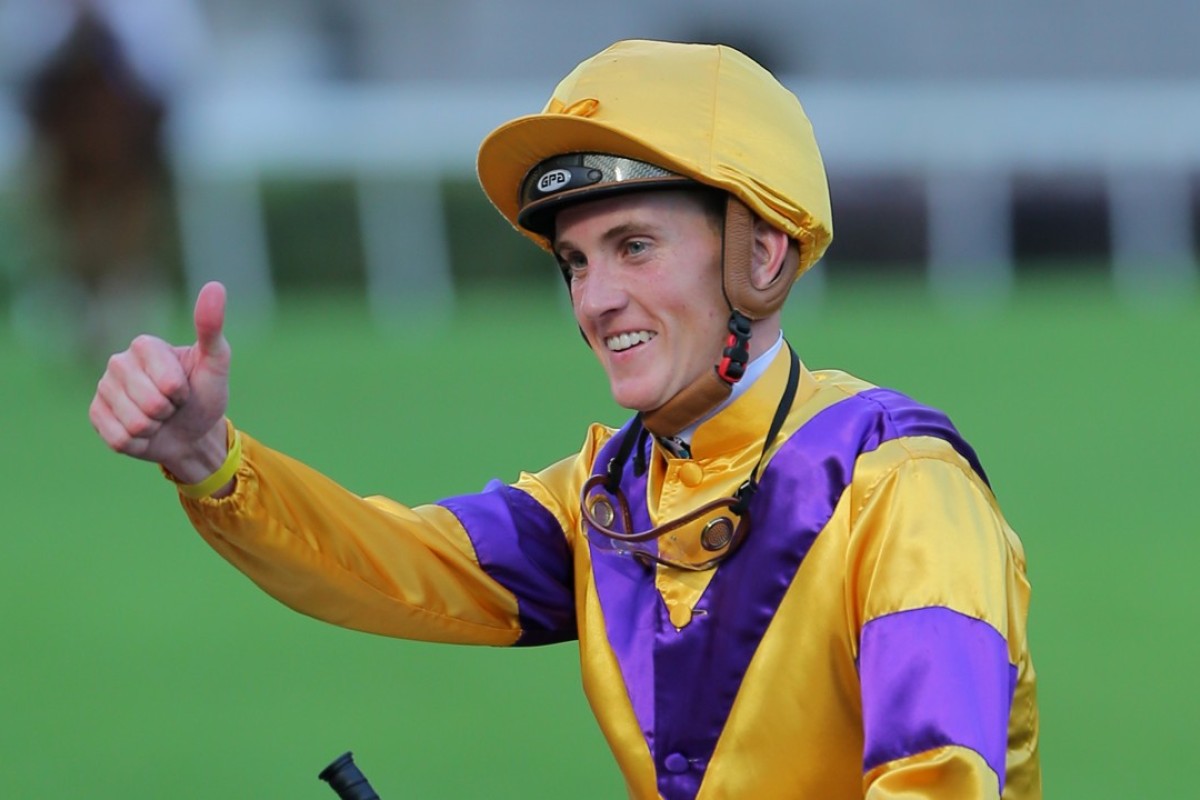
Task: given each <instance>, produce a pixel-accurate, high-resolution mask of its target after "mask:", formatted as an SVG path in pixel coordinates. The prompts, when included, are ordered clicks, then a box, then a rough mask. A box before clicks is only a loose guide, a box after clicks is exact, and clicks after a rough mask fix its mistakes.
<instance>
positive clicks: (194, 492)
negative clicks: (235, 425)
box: [177, 430, 242, 499]
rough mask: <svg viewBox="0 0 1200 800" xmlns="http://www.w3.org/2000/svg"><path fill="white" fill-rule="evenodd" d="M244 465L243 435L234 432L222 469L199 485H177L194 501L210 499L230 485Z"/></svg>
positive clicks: (181, 491)
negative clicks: (201, 498) (213, 494)
mask: <svg viewBox="0 0 1200 800" xmlns="http://www.w3.org/2000/svg"><path fill="white" fill-rule="evenodd" d="M241 464H242V434H241V432H239V431H237V430H234V431H233V443H232V444H231V445H229V452H228V453H226V455H225V462H224V463H223V464H221V467H220V468H219V469H218V470H217V471H216V472H214V473H213V474H212V475H209V476H208V477H207V478H205V479H204V480H202V481H200V482H199V483H180V484H177V486H178V488H179V491H180V493H182V494H183V495H184V496H185V497H191V498H193V499H196V498H200V497H208V496H209V495H210V494H212V493H213V492H215V491H216V490H217V489H220V488H221V487H222V486H224V485H225V484H227V483H229V481H230V479H231V478H233V475H234V473H235V472H237V469H238V467H240V466H241Z"/></svg>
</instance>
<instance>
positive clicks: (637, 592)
mask: <svg viewBox="0 0 1200 800" xmlns="http://www.w3.org/2000/svg"><path fill="white" fill-rule="evenodd" d="M631 424H632V423H630V424H626V426H625V427H624V428H623V429H622V430H621V431H619V432H618V433H617V434H616V435H614V436H613V437H612V438H611V439H609V441H608V442H606V443H605V445H604V447H603V448H601V450H600V452H599V453H598V454H597V456H596V461H595V469H596V472H597V473H599V472H602V471H603V469H604V467H605V466H606V465H607V464H608V462H609V460H610V459H612V458H613V457H615V456H616V454H617V450H618V449H619V448H620V446H621V441H622V439H623V438H624V437H625V436H626V435H627V434H628V432H629V428H630V425H631ZM646 446H647V447H648V448H649V447H651V446H652V445H651V444H650V443H649V442H647V444H646ZM621 491H622V492H623V493H624V495H625V497H626V498H627V500H628V502H629V505H630V511H631V513H632V517H633V527H634V529H635V530H649V529H650V527H651V525H650V512H649V511H648V510H647V508H646V476H645V475H644V474H643V475H639V476H634V475H633V474H632V468H631V467H629V466H628V465H627V467H626V471H625V473H624V475H623V477H622V480H621ZM611 499H612V497H611V496H610V500H611ZM613 507H614V508H616V507H617V506H616V505H615V503H614V506H613ZM587 534H588V543H589V545H590V548H591V554H592V574H593V575H594V576H595V579H596V590H597V595H598V596H599V599H600V608H601V609H602V610H603V611H604V623H605V628H606V630H607V633H608V643H609V646H610V647H612V649H613V653H614V654H615V655H616V657H617V663H618V664H619V665H620V667H621V677H622V678H623V679H624V681H625V688H626V692H627V693H628V695H629V701H630V703H631V704H632V706H633V713H634V715H635V716H636V717H637V720H638V724H639V725H640V726H641V729H642V734H643V735H644V736H645V737H646V744H647V745H648V746H649V748H650V752H651V753H653V752H654V647H653V646H652V645H653V643H654V638H655V636H656V634H657V632H659V631H661V630H662V628H663V626H664V622H665V623H666V624H667V625H668V626H669V622H670V621H669V620H668V619H667V616H666V606H665V605H664V604H663V602H662V597H661V596H660V595H659V593H658V589H657V588H656V587H655V585H654V571H653V569H652V568H650V567H647V566H645V565H644V564H642V563H641V562H639V561H635V560H634V559H633V557H632V556H630V555H629V554H628V553H627V552H625V551H624V550H623V548H622V547H621V545H620V544H618V543H616V542H613V541H612V540H610V539H608V538H607V537H606V536H604V535H603V534H600V533H598V532H596V531H594V530H592V529H590V528H589V529H588V532H587ZM653 546H654V547H657V542H655V543H653Z"/></svg>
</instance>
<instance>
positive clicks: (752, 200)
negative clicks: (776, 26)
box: [477, 40, 833, 435]
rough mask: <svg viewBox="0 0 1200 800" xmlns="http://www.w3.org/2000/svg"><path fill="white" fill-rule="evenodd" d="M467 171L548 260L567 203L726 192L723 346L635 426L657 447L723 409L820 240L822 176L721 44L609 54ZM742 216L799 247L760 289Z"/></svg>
mask: <svg viewBox="0 0 1200 800" xmlns="http://www.w3.org/2000/svg"><path fill="white" fill-rule="evenodd" d="M477 169H478V172H479V182H480V183H481V184H482V186H483V190H484V192H486V193H487V196H488V198H489V199H490V200H491V201H492V203H493V204H494V205H495V206H496V208H497V209H499V211H500V213H501V214H503V215H504V216H505V218H506V219H508V221H509V222H510V223H511V224H512V225H513V226H514V227H516V228H517V229H518V230H520V231H521V232H522V233H524V234H525V235H526V236H528V237H529V238H531V239H533V240H534V241H535V242H536V243H537V244H538V245H540V246H541V247H542V248H543V249H545V250H548V251H550V250H552V243H551V241H550V237H552V236H553V228H554V225H553V219H554V213H553V212H554V211H556V210H557V209H559V208H562V207H563V206H564V205H566V204H567V203H574V202H581V201H583V200H585V199H595V198H598V197H601V196H605V195H609V194H613V193H615V192H625V191H642V190H649V189H661V188H670V187H680V186H686V185H689V184H703V185H705V186H710V187H715V188H717V189H720V190H723V191H725V192H726V193H727V194H726V198H727V200H726V211H725V224H724V235H723V241H722V256H721V280H722V288H723V291H724V294H725V300H726V302H727V303H728V304H729V309H730V320H729V337H728V339H727V340H725V341H724V342H723V343H722V342H714V353H718V352H719V353H720V354H721V355H720V356H719V357H718V358H717V359H716V360H717V364H716V365H715V368H714V370H713V371H712V372H710V373H708V374H705V375H701V376H698V377H697V378H696V380H695V381H693V382H692V383H691V384H690V385H688V386H687V387H685V388H684V389H682V390H681V391H680V392H679V393H678V394H676V395H675V396H674V397H672V398H671V399H670V400H668V401H667V403H665V404H664V405H663V406H662V407H660V408H658V409H653V410H650V411H646V412H644V413H643V414H641V415H640V417H641V419H642V421H643V422H644V424H645V426H646V428H647V429H649V430H650V431H652V432H654V433H656V434H659V435H673V434H674V433H676V432H678V431H680V430H682V429H683V428H684V427H686V426H687V425H688V424H690V423H691V422H693V421H695V420H697V419H699V418H701V417H702V416H703V415H704V414H705V413H707V412H708V411H710V410H711V409H713V408H716V407H717V406H718V405H719V404H720V403H721V402H722V401H723V400H724V399H725V398H727V397H728V396H729V394H730V392H731V390H732V386H733V384H734V383H735V382H736V381H738V380H739V379H740V378H741V376H742V374H743V371H744V369H745V366H746V362H747V361H748V359H749V340H750V335H751V320H755V319H763V318H766V317H768V316H770V315H771V314H773V313H775V312H776V311H778V310H779V308H780V307H781V306H782V305H783V303H784V301H785V300H786V298H787V294H788V291H789V290H790V288H791V285H792V283H793V281H794V279H795V278H796V277H797V276H798V275H800V274H801V273H802V272H804V271H805V270H806V269H808V268H809V267H811V266H812V265H813V264H814V263H816V261H817V259H818V258H820V257H821V254H822V253H824V252H825V248H826V247H828V246H829V242H830V239H832V237H833V227H832V222H831V214H830V210H829V187H828V184H827V182H826V179H825V167H824V165H823V164H822V163H821V154H820V152H819V151H818V150H817V143H816V140H815V139H814V137H813V132H812V125H811V124H810V123H809V121H808V117H807V116H806V115H805V114H804V109H802V108H801V107H800V102H799V101H798V100H797V99H796V96H795V95H793V94H792V93H791V92H790V91H788V90H787V89H785V88H784V87H783V86H782V85H781V84H780V83H779V82H778V81H777V80H776V79H775V78H774V76H772V75H771V73H769V72H768V71H767V70H765V69H763V68H762V67H761V66H759V65H758V64H756V63H755V62H754V61H753V60H751V59H750V58H748V57H747V56H745V55H743V54H742V53H739V52H738V51H736V50H734V49H732V48H730V47H726V46H723V45H698V44H679V43H674V42H655V41H646V40H631V41H623V42H617V43H616V44H614V45H612V46H611V47H609V48H608V49H606V50H604V51H603V52H601V53H599V54H597V55H595V56H592V57H591V58H589V59H587V60H586V61H584V62H583V63H582V64H580V65H579V66H578V67H576V68H575V69H574V70H573V71H572V72H571V74H569V75H568V76H567V77H566V78H564V79H563V81H562V82H561V83H559V84H558V87H557V88H556V89H555V90H554V94H553V96H552V97H551V98H550V102H549V103H548V104H547V105H546V107H545V109H544V110H543V111H542V112H541V113H540V114H532V115H529V116H525V117H519V118H517V119H515V120H512V121H511V122H508V123H506V124H504V125H501V126H500V127H499V128H497V129H496V130H494V131H492V132H491V133H490V134H489V135H488V136H487V138H486V139H484V141H483V144H481V145H480V148H479V157H478V161H477ZM751 211H753V212H754V214H757V215H758V216H759V217H761V218H762V219H763V220H765V221H766V222H768V223H769V224H771V225H774V226H775V227H776V228H778V229H780V230H781V231H783V232H784V233H786V234H787V235H788V236H789V237H790V238H791V239H793V240H795V241H796V242H797V243H798V245H799V247H798V248H796V249H795V251H793V252H791V253H789V255H788V257H787V259H786V260H785V262H784V264H783V266H782V268H781V269H780V270H779V272H778V273H777V274H776V276H775V277H774V278H773V279H772V281H771V282H770V283H769V285H767V286H756V285H754V282H753V281H752V280H751V278H750V274H751V267H750V264H751V253H752V247H753V246H752V241H753V240H752V229H753V215H752V214H751ZM722 344H723V350H722Z"/></svg>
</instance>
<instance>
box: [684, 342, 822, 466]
mask: <svg viewBox="0 0 1200 800" xmlns="http://www.w3.org/2000/svg"><path fill="white" fill-rule="evenodd" d="M789 361H790V357H789V355H788V352H787V348H785V347H784V346H783V336H782V334H781V335H780V337H779V340H778V341H777V342H776V343H775V344H774V345H773V346H772V347H771V349H770V350H768V351H767V352H765V353H763V354H762V355H761V356H759V357H758V358H756V359H754V361H752V362H751V363H750V364H749V365H747V374H746V376H745V377H743V379H742V381H739V382H738V383H739V385H740V386H739V387H735V390H734V393H733V394H732V395H731V396H730V398H729V400H728V401H727V402H726V403H724V404H722V405H721V406H720V407H718V408H717V409H716V410H715V411H714V412H713V413H712V414H711V415H710V416H708V417H707V418H705V419H703V420H701V421H699V422H697V423H696V424H695V425H694V426H691V427H689V429H688V430H687V431H685V432H684V433H686V434H688V436H689V438H688V439H687V440H686V441H687V442H689V443H690V448H691V457H692V458H694V459H697V460H705V459H711V458H716V457H719V456H722V455H728V454H730V453H734V452H738V451H741V450H744V449H746V448H751V447H753V446H754V445H756V444H757V445H758V446H759V447H761V446H762V441H763V438H764V437H765V436H766V435H767V428H768V427H769V425H770V422H771V417H772V415H773V414H774V413H775V408H776V406H778V404H779V399H780V397H781V396H782V395H783V390H784V387H785V386H786V384H787V377H788V364H789ZM751 370H753V373H751ZM747 378H749V379H750V380H749V382H748V383H744V382H745V381H746V379H747ZM742 384H744V385H742ZM739 389H740V390H739ZM816 389H817V385H816V379H815V378H813V376H812V373H811V372H809V371H808V369H807V368H806V367H805V366H804V364H803V362H801V364H800V383H799V386H798V387H797V390H796V400H795V402H794V403H793V405H792V407H793V409H794V408H798V407H800V406H801V405H803V404H804V403H805V402H806V401H807V400H808V399H809V398H810V397H812V395H813V394H814V393H815V392H816Z"/></svg>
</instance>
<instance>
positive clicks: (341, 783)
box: [317, 753, 379, 800]
mask: <svg viewBox="0 0 1200 800" xmlns="http://www.w3.org/2000/svg"><path fill="white" fill-rule="evenodd" d="M317 777H318V778H320V779H321V780H323V781H325V782H326V783H328V784H329V786H330V788H331V789H333V790H334V791H335V792H337V795H338V797H340V798H341V799H342V800H379V795H377V794H375V790H374V789H372V788H371V784H370V783H369V782H368V781H367V778H366V776H365V775H363V774H362V770H360V769H359V768H358V765H357V764H355V763H354V754H353V753H342V754H341V755H340V756H338V757H337V758H336V759H334V761H333V763H332V764H330V765H329V766H328V767H326V768H325V769H323V770H321V774H320V775H318V776H317Z"/></svg>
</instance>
